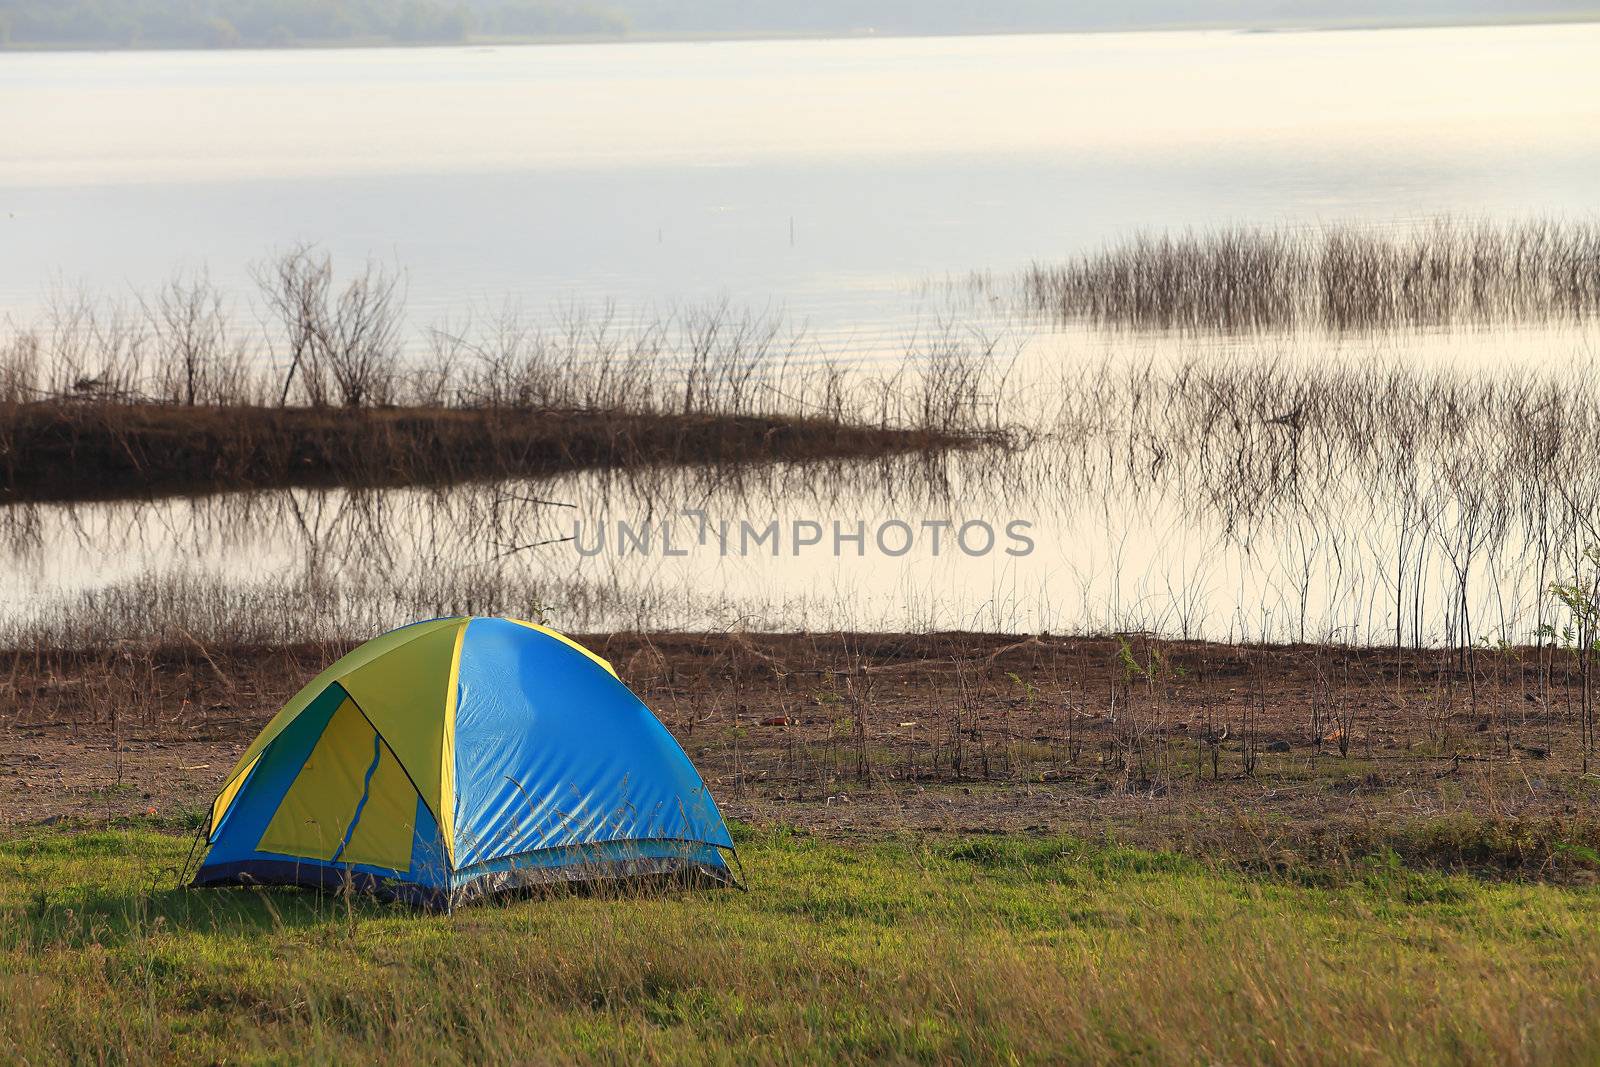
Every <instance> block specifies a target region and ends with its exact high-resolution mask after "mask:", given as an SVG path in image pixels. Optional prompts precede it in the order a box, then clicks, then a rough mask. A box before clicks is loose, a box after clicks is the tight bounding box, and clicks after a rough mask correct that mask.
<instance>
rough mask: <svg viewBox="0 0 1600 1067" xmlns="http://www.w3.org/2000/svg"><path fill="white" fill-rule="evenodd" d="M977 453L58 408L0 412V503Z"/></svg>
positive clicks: (544, 417)
mask: <svg viewBox="0 0 1600 1067" xmlns="http://www.w3.org/2000/svg"><path fill="white" fill-rule="evenodd" d="M979 440H980V438H979V437H977V436H972V437H967V436H960V435H955V434H947V433H941V432H937V431H929V430H918V429H887V428H878V427H870V426H857V425H852V424H849V423H844V422H839V421H836V420H833V419H828V418H816V417H793V416H775V415H729V414H716V413H707V414H687V415H683V414H673V413H667V412H638V411H604V410H568V409H520V410H519V409H515V408H493V409H475V408H425V407H423V408H404V407H400V408H369V407H363V408H341V407H320V408H314V407H259V406H253V405H243V404H239V405H222V406H214V407H203V406H193V407H190V406H184V405H178V404H160V403H142V402H140V403H125V402H100V401H70V400H61V401H46V402H39V403H28V404H18V405H12V406H3V407H0V504H7V503H22V502H30V503H46V502H50V503H65V502H69V501H84V500H105V499H125V498H137V497H146V496H170V495H178V494H185V493H197V494H198V493H211V492H221V491H232V490H252V489H284V488H297V487H316V486H339V487H347V488H372V489H381V488H399V487H405V486H413V485H450V484H459V483H461V482H466V481H479V480H487V479H497V478H518V477H537V476H545V475H555V474H563V473H569V472H572V471H578V470H587V469H594V468H622V467H648V466H653V465H667V464H672V465H681V464H696V463H709V464H747V463H761V462H773V461H815V460H829V459H851V458H860V459H871V458H874V457H878V456H883V455H890V454H899V453H905V452H917V451H940V450H944V449H947V448H955V447H962V446H965V445H970V444H975V443H977V442H978V441H979Z"/></svg>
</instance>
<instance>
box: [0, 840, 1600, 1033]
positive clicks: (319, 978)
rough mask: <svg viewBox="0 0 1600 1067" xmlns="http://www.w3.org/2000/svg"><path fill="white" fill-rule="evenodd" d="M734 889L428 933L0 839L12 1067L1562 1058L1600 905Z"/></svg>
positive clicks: (820, 865)
mask: <svg viewBox="0 0 1600 1067" xmlns="http://www.w3.org/2000/svg"><path fill="white" fill-rule="evenodd" d="M744 836H745V839H744V840H743V842H742V846H741V856H742V858H743V860H744V864H745V867H746V870H747V872H748V875H749V881H750V884H751V892H749V893H737V892H733V891H716V892H700V893H681V894H672V895H654V896H632V897H621V898H609V899H608V898H599V897H561V898H554V899H544V900H518V901H512V902H505V903H497V904H488V905H480V906H472V907H468V908H465V909H462V910H460V911H458V912H456V913H455V914H454V915H449V916H444V915H416V914H412V913H409V912H406V911H403V910H398V909H395V908H391V907H387V906H383V905H378V904H375V903H372V902H368V901H360V900H357V901H346V900H342V899H339V898H336V897H324V896H318V895H314V894H310V893H302V892H294V891H275V892H258V891H245V890H212V891H193V892H184V891H181V890H175V889H173V888H171V886H172V881H173V871H174V870H175V868H176V867H177V866H178V865H179V864H180V862H181V861H182V859H183V855H184V852H185V849H186V847H187V842H186V841H184V840H183V839H182V838H180V837H177V836H173V835H171V834H168V833H163V832H160V831H158V830H152V829H145V828H136V829H128V830H116V831H87V832H84V831H79V832H74V831H65V830H60V829H57V830H41V831H32V832H28V833H25V834H23V835H22V836H18V837H12V838H10V839H7V840H4V841H0V1061H6V1062H11V1061H18V1062H22V1063H56V1062H62V1061H67V1060H78V1061H94V1062H112V1063H115V1062H133V1063H139V1062H178V1061H181V1062H186V1063H208V1062H222V1061H226V1062H230V1063H235V1062H287V1061H301V1060H311V1061H319V1062H354V1061H358V1060H366V1061H373V1060H380V1061H384V1062H391V1063H395V1062H398V1063H413V1062H444V1063H461V1062H483V1061H518V1062H530V1061H531V1062H572V1061H617V1060H628V1061H637V1060H639V1059H646V1060H652V1061H666V1062H683V1061H700V1060H712V1061H721V1062H729V1063H733V1062H748V1061H751V1060H762V1061H771V1060H780V1061H810V1062H833V1061H841V1060H844V1061H866V1060H882V1059H889V1060H899V1061H949V1060H957V1059H960V1060H983V1061H999V1062H1014V1061H1051V1062H1083V1063H1097V1062H1107V1061H1119V1060H1121V1061H1137V1062H1145V1063H1195V1064H1200V1063H1220V1062H1279V1063H1324V1062H1326V1063H1349V1062H1366V1063H1384V1062H1390V1063H1402V1062H1403V1063H1415V1062H1463V1063H1519V1062H1520V1063H1553V1062H1593V1061H1595V1059H1596V1058H1597V1057H1600V1013H1597V1012H1596V1011H1595V1010H1594V1009H1595V1007H1596V1000H1597V999H1600V997H1597V992H1596V991H1597V990H1600V894H1597V893H1596V892H1595V891H1593V890H1589V889H1581V888H1570V887H1558V886H1552V885H1540V884H1518V883H1509V882H1485V881H1479V880H1475V879H1472V878H1468V877H1463V876H1447V875H1440V874H1435V873H1419V872H1416V871H1412V870H1408V869H1406V868H1405V867H1403V866H1402V865H1400V863H1399V862H1398V861H1397V860H1395V859H1394V858H1393V857H1389V858H1387V859H1385V858H1376V859H1374V860H1373V861H1372V862H1370V863H1368V864H1366V865H1364V866H1362V867H1360V868H1357V869H1353V870H1352V871H1351V872H1349V874H1348V876H1347V877H1344V878H1341V879H1338V880H1335V881H1332V882H1330V884H1328V885H1321V886H1308V885H1306V884H1303V883H1298V882H1290V881H1287V880H1281V879H1263V878H1260V877H1252V876H1249V875H1246V874H1244V873H1240V872H1238V871H1231V870H1223V869H1215V868H1212V867H1208V866H1206V865H1203V864H1200V863H1197V862H1195V861H1192V860H1186V859H1182V858H1178V857H1175V856H1171V855H1166V854H1161V853H1152V852H1143V851H1137V850H1133V849H1127V848H1121V847H1118V846H1115V845H1110V844H1103V843H1096V844H1088V843H1083V842H1075V841H1070V840H1060V839H1037V838H1022V837H976V838H968V839H965V840H949V839H911V838H906V839H902V840H894V841H877V842H866V843H856V844H837V843H824V842H819V841H815V840H812V839H808V838H804V837H799V836H795V835H792V834H788V833H784V832H777V831H773V832H761V833H753V834H747V835H744Z"/></svg>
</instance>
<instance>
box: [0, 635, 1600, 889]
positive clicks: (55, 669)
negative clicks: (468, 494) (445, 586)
mask: <svg viewBox="0 0 1600 1067" xmlns="http://www.w3.org/2000/svg"><path fill="white" fill-rule="evenodd" d="M585 640H586V642H587V643H588V644H589V645H590V646H591V647H593V648H595V649H597V650H598V651H600V652H601V653H602V654H604V655H606V656H608V657H609V658H611V659H612V660H613V662H614V663H615V664H616V666H617V668H618V670H619V672H620V673H621V675H622V677H623V678H624V680H626V681H627V682H628V683H629V684H630V685H631V686H632V687H633V688H634V689H635V691H636V692H638V693H639V694H640V695H641V696H642V697H643V698H644V699H645V700H646V701H647V702H648V703H649V704H650V705H651V706H652V707H653V708H654V709H656V711H657V713H658V714H659V715H660V716H661V718H662V719H663V721H664V722H665V723H666V724H667V725H668V727H669V728H670V729H671V730H672V732H673V733H674V734H675V735H676V736H677V737H678V739H679V740H680V741H681V742H682V743H683V745H684V747H685V748H686V749H687V751H688V752H689V754H690V756H691V757H692V758H693V759H694V761H695V763H696V764H697V765H698V766H699V768H700V769H701V771H702V773H703V774H704V775H705V777H706V779H707V780H708V782H709V783H710V784H711V786H712V788H713V791H714V792H715V794H716V795H717V797H718V799H719V800H720V801H721V802H722V804H723V806H724V808H725V809H726V810H727V812H728V813H729V814H730V815H732V816H734V817H736V818H739V819H742V820H745V821H748V822H753V823H756V824H761V825H774V824H783V825H794V826H798V827H803V828H806V829H808V830H811V831H813V832H818V833H824V834H828V835H850V834H857V833H868V834H873V835H876V834H880V833H883V832H888V831H894V830H900V829H912V830H926V831H951V832H968V833H971V832H1001V831H1031V832H1037V833H1071V834H1093V835H1100V834H1106V835H1110V836H1113V837H1115V838H1117V839H1118V840H1123V841H1127V842H1130V843H1136V844H1139V845H1143V846H1149V847H1160V848H1174V849H1178V850H1181V851H1186V852H1193V853H1197V854H1203V855H1207V856H1214V857H1224V858H1229V859H1235V860H1238V861H1240V862H1243V863H1246V864H1249V865H1252V866H1257V865H1259V866H1267V867H1273V868H1284V867H1293V866H1295V865H1297V864H1300V863H1317V864H1322V863H1325V862H1327V861H1330V860H1333V861H1340V860H1352V861H1353V860H1357V859H1360V858H1362V857H1366V856H1369V855H1371V854H1374V853H1376V852H1380V851H1388V850H1393V851H1394V852H1395V853H1397V854H1399V855H1400V856H1401V857H1403V858H1406V859H1408V860H1415V861H1417V862H1420V863H1424V864H1428V865H1436V866H1442V867H1446V868H1463V869H1473V870H1480V871H1484V870H1488V871H1504V872H1506V873H1516V874H1521V875H1529V876H1534V877H1560V878H1562V879H1567V880H1580V881H1582V880H1587V879H1588V878H1589V877H1590V874H1591V871H1592V870H1594V869H1596V868H1600V857H1597V856H1596V852H1595V849H1594V847H1593V846H1595V845H1596V844H1597V843H1600V828H1597V827H1600V824H1596V823H1595V822H1594V821H1593V820H1592V817H1591V815H1590V814H1589V813H1590V812H1592V810H1593V808H1592V799H1593V794H1594V791H1595V790H1594V786H1595V782H1596V779H1595V777H1594V776H1593V775H1590V774H1589V773H1588V771H1589V770H1590V767H1591V761H1589V760H1587V759H1586V756H1585V746H1584V743H1583V732H1582V729H1581V716H1580V714H1579V710H1578V702H1579V699H1580V692H1579V691H1580V689H1581V678H1580V677H1579V675H1578V673H1577V671H1578V667H1577V664H1576V663H1575V662H1574V661H1572V660H1570V659H1569V658H1568V657H1567V656H1566V655H1565V654H1563V653H1560V652H1556V651H1553V650H1550V649H1533V648H1527V649H1513V650H1507V651H1501V652H1493V653H1490V652H1479V653H1477V654H1476V655H1475V656H1471V657H1463V656H1462V655H1461V654H1460V653H1458V652H1455V651H1439V652H1434V651H1422V652H1417V651H1409V650H1407V651H1395V650H1390V649H1344V648H1338V647H1330V646H1305V647H1272V648H1251V647H1237V646H1223V645H1215V644H1205V643H1191V642H1185V643H1177V642H1165V641H1159V640H1154V639H1150V638H1147V637H1143V636H1137V635H1134V636H1121V637H1116V636H1113V637H1107V638H1100V639H1058V638H1053V637H1048V636H1042V637H1040V636H1035V637H1005V636H991V635H974V634H934V635H925V636H911V635H862V634H806V635H798V634H793V635H753V634H743V633H728V634H717V635H644V634H612V635H595V636H590V637H588V638H585ZM344 650H345V646H332V645H330V646H309V645H304V646H294V647H281V648H220V647H219V648H207V647H204V646H202V645H200V644H199V643H198V642H197V643H194V644H191V645H188V646H186V647H171V648H159V649H146V648H135V647H123V648H119V649H115V650H108V651H97V652H80V653H58V654H48V653H42V652H26V653H21V652H19V653H10V654H5V655H4V656H0V738H3V741H4V743H3V744H0V825H10V826H12V827H13V828H15V827H17V826H21V825H27V824H36V823H40V822H55V821H63V820H69V821H76V820H85V821H89V822H99V821H104V820H108V819H115V818H118V817H124V816H130V815H151V814H154V815H157V816H161V817H173V818H181V817H183V816H185V815H187V814H188V813H190V812H193V811H196V810H198V809H199V808H201V807H202V806H203V805H204V804H205V803H206V802H207V801H208V800H209V799H210V796H211V793H212V791H213V790H214V789H215V788H216V785H217V783H218V782H219V781H221V780H222V778H223V776H224V775H225V773H226V771H227V770H228V768H229V767H230V766H231V764H232V762H233V760H234V759H235V758H236V757H237V755H238V753H239V752H240V751H241V750H242V749H243V747H244V746H245V745H246V744H247V743H248V741H249V740H250V738H251V737H252V736H253V735H254V733H255V732H256V731H257V730H258V729H259V728H260V726H261V725H262V724H263V723H264V722H265V721H266V719H267V718H268V717H269V716H270V715H271V714H272V712H273V711H274V710H275V709H276V708H277V707H278V706H279V705H280V704H281V703H282V702H283V701H284V700H286V699H287V698H288V697H289V696H290V695H291V694H292V693H293V692H294V691H295V690H296V689H297V688H298V687H299V686H300V685H301V684H303V683H304V682H305V681H307V680H309V679H310V678H311V677H312V676H313V675H314V674H315V673H316V672H317V671H318V670H320V669H321V668H322V667H323V666H324V665H326V663H328V662H330V661H331V660H332V659H333V658H335V657H336V656H337V655H339V654H340V653H342V652H343V651H344Z"/></svg>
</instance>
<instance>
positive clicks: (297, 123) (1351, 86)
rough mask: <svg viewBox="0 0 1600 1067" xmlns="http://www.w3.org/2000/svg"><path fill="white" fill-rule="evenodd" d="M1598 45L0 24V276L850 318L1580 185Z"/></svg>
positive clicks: (882, 323)
mask: <svg viewBox="0 0 1600 1067" xmlns="http://www.w3.org/2000/svg"><path fill="white" fill-rule="evenodd" d="M1596 55H1600V26H1581V25H1580V26H1525V27H1506V28H1488V29H1476V28H1472V29H1422V30H1385V31H1372V32H1355V31H1341V32H1323V33H1233V32H1207V33H1143V34H1099V35H1093V34H1091V35H1042V36H1009V37H961V38H928V39H885V40H871V39H868V40H834V41H827V40H819V41H758V42H727V43H702V44H592V45H573V46H548V47H507V48H419V49H390V50H348V51H345V50H329V51H260V52H142V53H110V54H95V53H71V54H38V55H27V54H16V53H7V54H5V55H3V56H0V247H3V248H4V249H5V250H6V254H5V255H4V256H3V257H0V310H5V311H8V312H10V314H11V315H12V317H13V318H22V319H27V318H28V317H30V315H31V314H32V312H33V311H34V310H35V309H36V308H37V307H38V306H39V305H40V303H41V302H42V301H43V300H44V299H45V297H46V296H47V294H48V291H49V289H50V287H51V286H53V285H58V284H67V285H78V284H82V285H86V286H88V287H89V288H91V289H92V290H95V291H97V292H102V293H108V294H113V295H122V296H128V295H130V293H132V292H136V291H148V290H149V289H151V288H153V287H154V286H155V285H157V284H158V283H159V282H160V281H161V280H163V279H165V278H166V277H167V276H169V275H170V274H171V273H172V272H174V271H176V270H180V269H186V270H193V269H195V268H198V267H206V268H208V269H209V270H210V271H211V272H212V275H213V276H214V277H215V278H216V279H217V280H219V281H221V282H223V283H225V284H226V285H228V286H229V287H230V288H236V289H238V290H239V291H240V293H241V294H244V293H246V292H248V290H249V282H248V274H247V268H248V267H249V265H250V264H252V263H254V262H257V261H259V260H261V259H262V258H264V257H266V256H267V255H269V254H270V253H271V252H273V251H274V250H277V249H281V248H283V247H285V246H287V245H289V244H291V243H294V242H298V241H310V242H315V243H317V244H318V245H320V246H322V247H323V248H325V249H327V250H328V251H330V252H331V253H332V254H333V255H334V257H335V260H336V262H338V263H342V264H346V265H351V264H355V263H359V262H361V261H363V260H365V259H367V258H369V257H370V258H376V259H378V260H380V261H383V262H385V263H387V264H390V265H393V266H396V267H398V268H401V269H403V270H404V271H405V272H406V275H407V279H408V288H409V305H410V307H411V310H412V314H413V317H414V319H415V320H416V321H417V322H418V323H419V324H421V325H427V324H429V323H432V322H435V321H437V320H439V319H442V318H445V317H447V316H448V317H457V316H459V315H461V314H462V313H463V310H464V309H465V308H466V307H468V306H469V305H483V304H489V305H493V306H499V305H500V304H501V303H502V302H503V301H505V300H506V299H507V298H510V299H514V300H516V301H519V302H520V303H522V304H523V305H524V306H525V307H526V308H528V309H529V310H531V311H535V312H542V311H544V310H545V309H547V308H549V307H550V306H552V305H554V304H557V303H563V302H566V303H570V302H578V303H583V304H587V305H593V304H598V303H600V302H603V301H615V302H616V303H617V305H618V306H620V307H622V308H624V309H629V310H633V309H642V308H660V307H663V306H673V305H678V304H684V303H693V302H700V301H705V300H708V299H720V298H722V297H728V298H730V299H731V300H732V301H734V302H736V303H738V304H743V305H753V306H755V307H758V308H766V307H778V308H783V309H786V311H787V312H788V313H789V314H790V315H791V316H792V317H793V318H795V319H797V320H799V321H803V322H805V323H807V324H809V325H810V327H811V328H812V329H813V330H815V331H816V332H818V333H819V334H826V335H827V336H829V337H830V338H834V339H836V341H837V343H839V344H840V345H843V346H846V347H865V348H872V347H875V346H877V347H881V346H883V345H884V344H885V343H888V344H890V345H892V343H893V341H894V339H895V338H896V337H897V336H898V334H896V333H895V331H896V330H903V329H904V327H905V325H906V324H907V323H908V322H916V321H920V320H922V319H925V318H927V317H929V316H936V315H938V314H939V313H940V311H941V309H940V308H939V307H938V306H937V304H936V303H932V304H930V301H929V299H928V297H927V296H926V293H925V285H926V282H927V281H928V279H930V278H941V277H944V276H946V275H952V274H953V275H957V276H964V275H966V274H967V273H968V272H971V271H994V272H1005V271H1010V270H1014V269H1017V268H1020V267H1023V266H1026V265H1027V264H1028V263H1030V262H1032V261H1034V260H1036V259H1042V260H1049V259H1054V258H1058V257H1061V256H1063V255H1065V254H1067V253H1070V252H1074V251H1077V250H1080V249H1082V248H1085V247H1088V246H1093V245H1096V244H1098V243H1100V242H1102V241H1104V240H1107V239H1109V238H1113V237H1116V236H1119V235H1125V234H1127V233H1129V232H1132V231H1136V230H1162V229H1169V228H1184V227H1190V226H1206V225H1209V224H1217V223H1275V222H1283V221H1289V222H1317V221H1328V220H1339V219H1351V218H1354V219H1366V220H1377V221H1381V222H1384V223H1392V222H1404V221H1406V220H1411V219H1416V218H1419V217H1429V216H1434V215H1438V214H1441V213H1452V214H1456V215H1464V216H1469V217H1471V216H1496V217H1499V216H1506V215H1510V216H1517V217H1522V216H1527V215H1530V214H1540V215H1545V214H1550V215H1563V214H1572V213H1588V212H1592V211H1593V210H1594V208H1595V205H1596V197H1597V193H1600V179H1597V177H1596V176H1597V175H1600V136H1597V135H1596V131H1597V130H1600V65H1597V64H1596V63H1595V62H1594V57H1595V56H1596ZM797 87H801V88H799V89H797ZM241 314H242V313H241ZM886 334H887V340H886Z"/></svg>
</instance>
